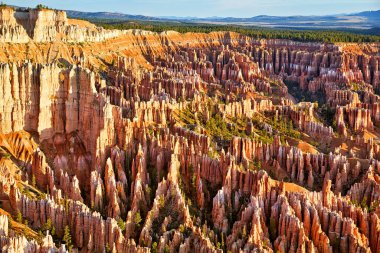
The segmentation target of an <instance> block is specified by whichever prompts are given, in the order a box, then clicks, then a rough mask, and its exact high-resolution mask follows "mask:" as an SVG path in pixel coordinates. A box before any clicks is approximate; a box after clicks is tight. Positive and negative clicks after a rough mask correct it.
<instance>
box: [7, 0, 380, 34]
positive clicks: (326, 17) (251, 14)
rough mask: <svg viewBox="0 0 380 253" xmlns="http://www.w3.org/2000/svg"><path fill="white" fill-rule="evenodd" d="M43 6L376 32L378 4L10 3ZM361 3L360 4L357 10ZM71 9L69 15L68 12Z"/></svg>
mask: <svg viewBox="0 0 380 253" xmlns="http://www.w3.org/2000/svg"><path fill="white" fill-rule="evenodd" d="M8 2H9V4H12V5H15V6H22V7H34V6H35V5H36V4H37V3H40V2H41V3H43V4H46V5H47V6H49V7H51V8H57V9H63V10H67V11H68V15H69V16H70V17H73V18H85V19H89V18H92V19H117V20H156V21H157V20H159V21H168V20H169V21H180V22H184V21H186V22H195V23H213V24H235V25H244V26H261V27H276V28H297V29H307V28H311V29H342V28H343V29H363V28H364V29H370V28H374V27H379V26H380V11H379V10H380V2H379V1H372V0H368V1H341V0H333V1H325V0H322V1H317V2H315V3H309V2H308V1H299V0H292V1H277V0H271V1H249V0H244V1H227V0H209V1H199V2H198V1H187V0H180V1H173V0H167V1H164V0H149V1H147V0H143V1H115V0H114V1H112V0H111V1H95V2H92V1H91V3H90V2H89V1H65V2H64V3H63V2H58V1H28V2H25V1H8ZM359 2H360V4H359ZM68 6H70V9H69V8H68Z"/></svg>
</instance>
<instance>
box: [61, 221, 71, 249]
mask: <svg viewBox="0 0 380 253" xmlns="http://www.w3.org/2000/svg"><path fill="white" fill-rule="evenodd" d="M62 241H63V242H64V243H65V244H66V246H67V248H68V249H69V252H71V249H72V248H73V245H72V242H71V234H70V228H69V226H67V225H66V226H65V233H64V235H63V238H62Z"/></svg>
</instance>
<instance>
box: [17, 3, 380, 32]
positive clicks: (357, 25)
mask: <svg viewBox="0 0 380 253" xmlns="http://www.w3.org/2000/svg"><path fill="white" fill-rule="evenodd" d="M15 7H16V6H15ZM17 8H23V7H17ZM65 11H66V12H67V15H68V17H70V18H76V19H104V20H106V19H112V20H117V21H129V20H134V21H162V22H164V21H171V22H173V21H178V22H193V23H213V24H236V25H250V26H258V27H272V28H298V29H306V28H309V29H374V30H378V29H379V28H380V10H377V11H364V12H359V13H352V14H334V15H325V16H298V15H297V16H269V15H258V16H254V17H248V18H236V17H207V18H197V17H176V16H162V17H153V16H145V15H132V14H125V13H121V12H83V11H75V10H65Z"/></svg>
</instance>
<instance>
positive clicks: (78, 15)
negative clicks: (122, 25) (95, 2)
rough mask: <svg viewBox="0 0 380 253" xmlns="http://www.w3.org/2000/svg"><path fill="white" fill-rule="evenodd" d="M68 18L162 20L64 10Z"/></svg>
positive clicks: (114, 13) (122, 14)
mask: <svg viewBox="0 0 380 253" xmlns="http://www.w3.org/2000/svg"><path fill="white" fill-rule="evenodd" d="M66 13H67V15H68V16H69V17H70V18H80V19H115V20H121V21H125V20H162V18H157V17H149V16H144V15H130V14H124V13H119V12H82V11H72V10H66Z"/></svg>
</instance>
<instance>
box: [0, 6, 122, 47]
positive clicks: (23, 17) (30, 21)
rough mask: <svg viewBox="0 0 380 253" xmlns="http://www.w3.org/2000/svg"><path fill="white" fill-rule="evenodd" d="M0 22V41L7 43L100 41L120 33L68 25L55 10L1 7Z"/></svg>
mask: <svg viewBox="0 0 380 253" xmlns="http://www.w3.org/2000/svg"><path fill="white" fill-rule="evenodd" d="M0 20H1V21H0V27H1V28H0V29H1V30H2V35H1V36H0V38H1V39H0V41H1V42H9V43H27V42H29V41H34V42H52V41H65V42H86V41H103V40H105V39H109V38H112V37H116V36H119V35H121V34H122V32H119V31H106V30H103V29H101V28H97V27H93V26H88V27H83V26H79V25H76V24H70V23H69V20H68V19H67V16H66V12H64V11H57V10H48V9H41V10H35V9H32V10H28V11H15V10H14V9H12V8H1V9H0Z"/></svg>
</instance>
